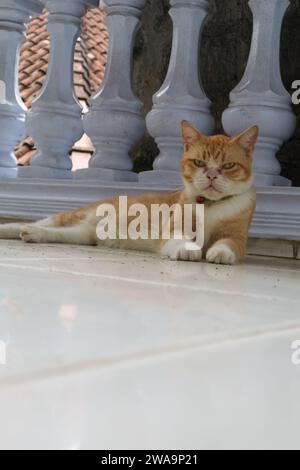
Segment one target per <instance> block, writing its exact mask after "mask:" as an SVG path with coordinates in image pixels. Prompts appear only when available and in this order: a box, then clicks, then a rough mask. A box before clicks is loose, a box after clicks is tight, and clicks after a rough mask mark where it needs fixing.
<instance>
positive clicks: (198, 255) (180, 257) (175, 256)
mask: <svg viewBox="0 0 300 470" xmlns="http://www.w3.org/2000/svg"><path fill="white" fill-rule="evenodd" d="M162 255H163V256H168V257H169V258H170V259H171V260H172V261H192V262H198V261H201V260H202V250H201V249H200V248H199V246H198V245H197V244H196V243H194V242H192V241H186V240H169V241H168V242H166V244H165V246H164V247H163V249H162Z"/></svg>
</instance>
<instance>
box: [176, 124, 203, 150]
mask: <svg viewBox="0 0 300 470" xmlns="http://www.w3.org/2000/svg"><path fill="white" fill-rule="evenodd" d="M181 129H182V139H183V143H184V147H185V149H186V150H188V149H189V148H190V146H191V145H192V144H194V143H196V142H198V141H200V140H202V139H204V138H205V136H204V135H203V134H201V132H199V131H198V130H197V129H196V128H195V127H194V126H193V125H192V124H190V123H189V122H188V121H182V123H181Z"/></svg>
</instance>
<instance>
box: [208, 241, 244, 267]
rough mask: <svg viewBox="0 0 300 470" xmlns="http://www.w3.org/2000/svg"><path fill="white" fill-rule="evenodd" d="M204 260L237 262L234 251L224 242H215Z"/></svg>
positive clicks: (210, 261) (216, 262) (221, 262)
mask: <svg viewBox="0 0 300 470" xmlns="http://www.w3.org/2000/svg"><path fill="white" fill-rule="evenodd" d="M206 260H207V261H208V262H209V263H214V264H227V265H233V264H236V262H237V257H236V254H235V253H234V251H233V250H232V249H231V248H230V247H229V246H228V245H226V244H225V243H216V244H215V245H213V246H212V247H211V248H210V249H209V250H208V252H207V254H206Z"/></svg>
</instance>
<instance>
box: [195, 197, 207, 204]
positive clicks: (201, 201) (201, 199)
mask: <svg viewBox="0 0 300 470" xmlns="http://www.w3.org/2000/svg"><path fill="white" fill-rule="evenodd" d="M196 203H197V204H205V203H206V197H204V196H197V197H196Z"/></svg>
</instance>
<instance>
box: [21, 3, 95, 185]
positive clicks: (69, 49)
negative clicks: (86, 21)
mask: <svg viewBox="0 0 300 470" xmlns="http://www.w3.org/2000/svg"><path fill="white" fill-rule="evenodd" d="M42 1H43V3H44V5H45V7H46V8H47V9H48V10H49V24H48V30H49V34H50V60H49V68H48V74H47V78H46V81H45V84H44V87H43V89H42V91H41V93H40V95H39V96H38V97H37V99H36V100H35V101H34V102H33V106H32V112H31V113H30V114H29V115H28V118H27V122H26V127H27V131H28V134H30V135H31V136H32V137H33V139H34V140H35V142H36V144H37V148H38V151H37V154H36V155H35V156H34V158H33V159H32V160H31V165H30V167H23V168H20V169H19V175H20V176H23V177H30V178H71V177H72V172H71V169H72V162H71V159H70V157H69V152H70V150H71V148H72V146H73V144H74V143H75V142H76V141H77V140H79V139H80V137H81V136H82V134H83V125H82V119H81V113H82V109H81V106H80V104H79V102H78V100H77V98H76V97H75V94H74V86H73V85H74V84H73V61H74V49H75V44H76V40H77V38H78V34H79V31H80V25H81V17H82V16H83V15H84V13H85V12H86V9H87V8H88V7H90V6H97V5H98V3H99V1H98V0H63V1H62V0H42Z"/></svg>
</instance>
